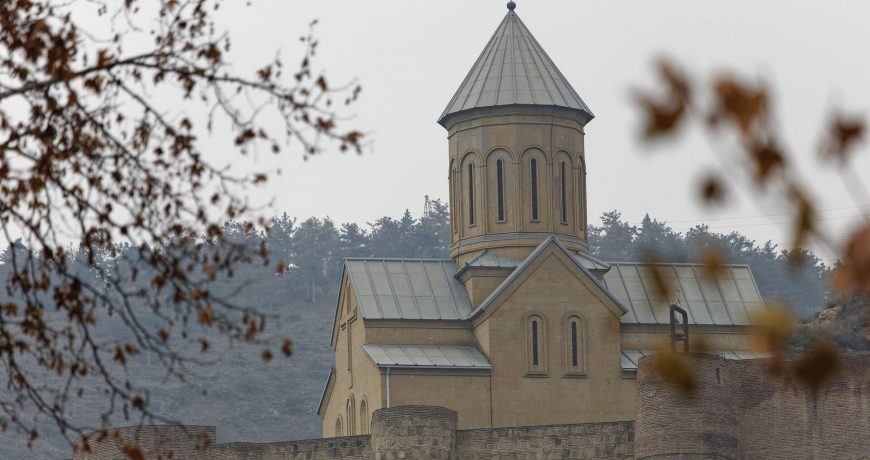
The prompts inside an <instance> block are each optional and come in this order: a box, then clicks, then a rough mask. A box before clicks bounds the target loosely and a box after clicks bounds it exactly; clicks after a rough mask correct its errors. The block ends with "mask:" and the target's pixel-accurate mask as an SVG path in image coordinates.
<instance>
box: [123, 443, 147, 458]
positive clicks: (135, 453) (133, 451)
mask: <svg viewBox="0 0 870 460" xmlns="http://www.w3.org/2000/svg"><path fill="white" fill-rule="evenodd" d="M122 450H123V451H124V454H125V455H126V456H127V457H129V458H130V460H145V454H143V453H142V450H141V449H139V447H138V446H135V445H133V444H124V447H123V448H122Z"/></svg>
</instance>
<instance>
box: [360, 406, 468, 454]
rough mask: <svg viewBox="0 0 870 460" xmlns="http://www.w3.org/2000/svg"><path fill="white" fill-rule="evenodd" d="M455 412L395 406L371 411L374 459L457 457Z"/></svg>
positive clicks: (422, 407)
mask: <svg viewBox="0 0 870 460" xmlns="http://www.w3.org/2000/svg"><path fill="white" fill-rule="evenodd" d="M458 425H459V416H458V415H457V414H456V411H453V410H450V409H446V408H443V407H436V406H397V407H391V408H387V409H378V410H376V411H374V413H373V414H372V439H371V446H372V458H373V459H374V460H393V459H400V458H406V459H412V458H430V459H442V460H448V459H453V458H456V452H455V447H456V429H457V427H458Z"/></svg>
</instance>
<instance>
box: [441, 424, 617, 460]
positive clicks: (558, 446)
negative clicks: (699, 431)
mask: <svg viewBox="0 0 870 460" xmlns="http://www.w3.org/2000/svg"><path fill="white" fill-rule="evenodd" d="M633 441H634V423H632V422H612V423H586V424H582V425H549V426H530V427H512V428H492V429H478V430H465V431H460V432H459V433H458V435H457V446H456V452H457V454H458V455H457V458H460V459H463V460H464V459H469V460H478V459H480V460H484V459H486V460H489V459H503V458H510V459H551V458H577V459H618V460H628V459H632V458H634V453H633Z"/></svg>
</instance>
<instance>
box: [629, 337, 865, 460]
mask: <svg viewBox="0 0 870 460" xmlns="http://www.w3.org/2000/svg"><path fill="white" fill-rule="evenodd" d="M690 360H691V363H692V370H693V372H694V374H695V376H696V378H697V380H698V384H699V385H698V388H697V389H696V391H695V393H694V395H692V396H690V395H686V394H684V393H682V392H680V391H678V390H676V389H674V388H672V387H670V386H669V385H667V384H665V383H663V382H662V381H661V380H660V379H658V377H657V376H656V375H655V373H654V372H653V370H652V364H653V360H652V359H651V358H649V357H647V358H643V359H641V361H640V364H639V366H638V380H637V381H638V387H637V401H638V402H637V415H636V439H635V452H636V455H637V457H636V458H638V459H653V458H655V459H660V458H661V459H664V458H669V459H671V458H673V459H684V460H688V459H707V458H724V459H756V458H788V459H792V458H795V459H796V458H800V459H827V458H837V459H870V435H868V433H870V354H866V353H864V354H850V355H847V356H844V358H843V363H842V366H841V369H840V372H839V373H838V374H837V375H836V377H835V378H834V379H833V380H832V381H830V382H828V383H827V384H826V385H824V386H823V387H822V388H821V390H820V391H819V392H818V393H816V394H814V393H813V392H811V391H809V390H807V389H806V388H804V387H802V386H800V385H799V384H798V383H797V382H796V381H795V380H794V378H792V377H789V378H786V377H783V376H782V375H773V374H771V372H770V371H769V370H768V368H767V366H766V362H765V361H763V360H753V361H730V360H725V359H722V358H719V357H715V356H710V355H692V356H691V357H690Z"/></svg>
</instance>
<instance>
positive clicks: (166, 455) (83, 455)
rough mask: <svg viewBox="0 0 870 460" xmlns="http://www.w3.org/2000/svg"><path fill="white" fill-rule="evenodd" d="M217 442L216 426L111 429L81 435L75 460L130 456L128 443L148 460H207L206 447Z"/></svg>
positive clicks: (111, 458)
mask: <svg viewBox="0 0 870 460" xmlns="http://www.w3.org/2000/svg"><path fill="white" fill-rule="evenodd" d="M214 442H215V428H214V427H213V426H194V425H142V426H128V427H120V428H109V429H107V430H106V431H105V432H94V433H91V434H89V435H86V436H83V437H82V438H80V439H79V440H78V441H77V442H76V445H75V451H74V452H73V460H115V459H124V458H129V457H128V455H127V454H126V453H125V452H124V448H125V446H135V447H136V448H138V449H139V450H140V451H141V452H142V453H143V454H144V455H145V458H146V459H148V460H166V459H179V458H184V459H189V460H206V459H207V458H209V457H208V456H207V453H206V450H207V449H208V447H209V446H211V445H212V444H214Z"/></svg>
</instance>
